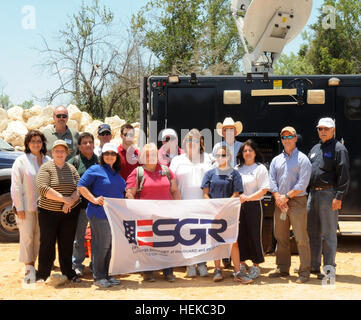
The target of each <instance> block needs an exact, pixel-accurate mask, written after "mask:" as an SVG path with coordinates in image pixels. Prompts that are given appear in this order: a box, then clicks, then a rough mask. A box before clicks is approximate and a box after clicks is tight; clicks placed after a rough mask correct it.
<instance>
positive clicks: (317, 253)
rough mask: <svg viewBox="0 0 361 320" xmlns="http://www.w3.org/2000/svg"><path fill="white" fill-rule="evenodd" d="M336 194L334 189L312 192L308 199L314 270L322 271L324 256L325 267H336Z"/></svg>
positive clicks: (308, 227) (312, 266)
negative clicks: (334, 202) (333, 205)
mask: <svg viewBox="0 0 361 320" xmlns="http://www.w3.org/2000/svg"><path fill="white" fill-rule="evenodd" d="M335 194H336V191H335V190H334V189H332V188H330V189H324V190H319V191H316V190H311V192H310V195H309V197H308V202H307V214H308V217H307V231H308V235H309V238H310V249H311V269H312V270H318V269H320V267H321V255H322V254H323V265H324V266H326V265H331V266H334V267H336V263H335V258H336V250H337V223H338V211H333V210H332V200H333V199H334V198H335ZM322 240H323V248H322Z"/></svg>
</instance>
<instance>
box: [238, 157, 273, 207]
mask: <svg viewBox="0 0 361 320" xmlns="http://www.w3.org/2000/svg"><path fill="white" fill-rule="evenodd" d="M236 169H237V170H238V172H239V173H240V175H241V177H242V183H243V193H244V194H245V195H246V196H250V195H251V194H254V193H255V192H257V191H259V190H261V189H269V188H270V182H269V176H268V171H267V168H266V167H265V166H264V165H263V164H260V163H254V164H252V165H250V166H246V165H245V164H244V165H243V166H242V167H239V166H238V165H237V166H236ZM262 199H263V197H260V198H259V199H255V201H256V200H262Z"/></svg>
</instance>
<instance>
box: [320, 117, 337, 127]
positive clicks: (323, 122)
mask: <svg viewBox="0 0 361 320" xmlns="http://www.w3.org/2000/svg"><path fill="white" fill-rule="evenodd" d="M318 127H326V128H334V127H335V121H333V120H332V119H331V118H322V119H320V121H318V125H317V128H318Z"/></svg>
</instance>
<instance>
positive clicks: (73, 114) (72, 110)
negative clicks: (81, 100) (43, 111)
mask: <svg viewBox="0 0 361 320" xmlns="http://www.w3.org/2000/svg"><path fill="white" fill-rule="evenodd" d="M67 109H68V114H69V120H75V121H77V122H78V123H79V124H80V122H81V116H82V114H81V111H80V110H79V108H78V107H77V106H75V105H73V104H69V105H68V107H67Z"/></svg>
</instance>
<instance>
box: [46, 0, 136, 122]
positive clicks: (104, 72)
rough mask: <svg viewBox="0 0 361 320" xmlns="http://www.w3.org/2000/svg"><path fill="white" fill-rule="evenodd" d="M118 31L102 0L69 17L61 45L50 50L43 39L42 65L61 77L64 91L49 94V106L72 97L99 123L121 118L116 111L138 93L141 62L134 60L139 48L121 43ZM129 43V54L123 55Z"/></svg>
mask: <svg viewBox="0 0 361 320" xmlns="http://www.w3.org/2000/svg"><path fill="white" fill-rule="evenodd" d="M120 34H124V32H121V31H120V30H115V23H114V15H113V13H112V12H111V11H110V10H109V9H108V8H106V7H105V6H103V7H101V6H100V5H99V1H98V0H93V1H92V3H91V5H89V6H88V5H86V4H85V3H84V2H83V3H82V5H81V8H80V10H79V12H78V13H76V14H73V15H72V16H71V17H69V21H68V22H67V23H66V26H65V28H64V29H63V30H60V31H59V33H58V41H59V43H60V44H61V45H60V46H59V47H57V48H51V47H50V46H49V44H48V42H47V41H46V39H44V38H43V41H44V49H43V50H42V51H41V52H42V53H43V54H45V55H46V56H47V60H46V62H45V63H44V64H43V66H45V68H47V69H48V70H50V72H51V74H52V75H53V76H56V77H57V78H58V80H59V83H60V85H59V86H58V87H57V88H56V89H55V90H53V91H49V92H48V95H47V97H46V100H47V103H51V102H52V101H53V100H54V99H55V98H56V97H57V96H59V95H64V94H65V95H68V96H70V97H71V99H72V102H73V103H75V104H76V105H78V107H79V108H80V109H81V110H83V111H87V112H89V113H90V114H91V115H92V116H93V117H94V118H101V119H103V118H104V117H105V116H111V115H113V114H115V113H116V109H117V108H116V105H117V103H118V102H119V100H120V99H121V98H122V97H124V96H125V95H126V94H127V93H128V92H129V91H132V90H136V89H138V87H139V80H138V79H136V81H135V77H136V76H138V73H139V66H137V65H134V63H138V62H139V59H137V58H136V57H135V58H134V57H133V55H135V54H137V53H138V51H137V50H135V48H136V46H137V45H138V42H137V41H135V40H134V39H132V38H131V39H120V36H119V35H120ZM124 43H128V48H126V49H123V48H124V46H123V44H124Z"/></svg>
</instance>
